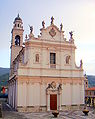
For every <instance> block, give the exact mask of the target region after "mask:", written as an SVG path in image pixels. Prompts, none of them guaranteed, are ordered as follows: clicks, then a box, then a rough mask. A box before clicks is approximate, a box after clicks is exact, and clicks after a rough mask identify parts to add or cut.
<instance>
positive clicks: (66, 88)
mask: <svg viewBox="0 0 95 119" xmlns="http://www.w3.org/2000/svg"><path fill="white" fill-rule="evenodd" d="M71 91H72V88H71V85H70V84H63V87H62V105H71V96H72V93H71Z"/></svg>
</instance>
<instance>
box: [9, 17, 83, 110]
mask: <svg viewBox="0 0 95 119" xmlns="http://www.w3.org/2000/svg"><path fill="white" fill-rule="evenodd" d="M22 24H23V23H22V20H21V18H20V17H19V15H18V16H17V17H16V18H15V20H14V26H13V29H12V42H11V65H10V79H9V87H8V90H9V94H8V99H9V104H10V105H11V106H12V107H13V108H15V109H17V110H18V111H34V112H36V111H50V110H64V109H66V108H69V109H70V108H71V107H74V106H80V105H83V104H84V79H85V78H84V75H83V63H82V60H81V61H80V66H79V67H77V66H76V63H75V49H76V46H75V44H74V39H73V33H72V32H70V39H69V40H67V39H66V38H64V31H63V25H62V24H61V25H60V29H59V28H58V27H57V26H56V25H54V18H53V17H52V18H51V24H50V26H48V27H45V22H44V21H43V22H42V28H41V29H40V31H41V33H40V35H39V36H38V38H36V37H35V36H34V35H33V27H31V26H30V34H29V36H27V35H26V38H25V42H23V31H24V30H23V26H22Z"/></svg>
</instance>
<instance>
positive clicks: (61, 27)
mask: <svg viewBox="0 0 95 119" xmlns="http://www.w3.org/2000/svg"><path fill="white" fill-rule="evenodd" d="M62 29H63V24H62V23H61V24H60V31H62Z"/></svg>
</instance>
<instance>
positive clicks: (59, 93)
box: [58, 91, 62, 110]
mask: <svg viewBox="0 0 95 119" xmlns="http://www.w3.org/2000/svg"><path fill="white" fill-rule="evenodd" d="M61 94H62V93H61V92H60V91H59V92H58V98H59V99H58V102H59V103H58V104H59V105H58V107H59V108H58V109H59V110H62V108H61V105H62V97H61Z"/></svg>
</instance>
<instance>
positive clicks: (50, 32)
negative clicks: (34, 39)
mask: <svg viewBox="0 0 95 119" xmlns="http://www.w3.org/2000/svg"><path fill="white" fill-rule="evenodd" d="M49 34H50V35H51V36H52V37H54V36H55V35H56V32H55V30H54V28H52V29H51V30H50V31H49Z"/></svg>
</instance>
